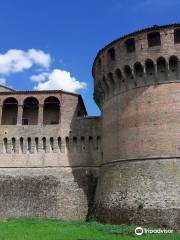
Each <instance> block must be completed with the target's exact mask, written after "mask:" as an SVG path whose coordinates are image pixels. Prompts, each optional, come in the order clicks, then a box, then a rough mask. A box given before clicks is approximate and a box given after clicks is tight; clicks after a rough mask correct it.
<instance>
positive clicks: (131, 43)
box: [125, 38, 136, 53]
mask: <svg viewBox="0 0 180 240" xmlns="http://www.w3.org/2000/svg"><path fill="white" fill-rule="evenodd" d="M125 45H126V51H127V53H131V52H135V50H136V46H135V40H134V38H130V39H128V40H126V41H125Z"/></svg>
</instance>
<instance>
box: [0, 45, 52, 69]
mask: <svg viewBox="0 0 180 240" xmlns="http://www.w3.org/2000/svg"><path fill="white" fill-rule="evenodd" d="M50 63H51V57H50V55H49V54H48V53H45V52H43V51H42V50H37V49H29V50H28V51H23V50H20V49H10V50H8V51H7V52H6V53H5V54H0V74H10V73H16V72H22V71H23V70H25V69H29V68H31V67H32V66H33V65H39V66H41V67H43V68H48V67H49V66H50Z"/></svg>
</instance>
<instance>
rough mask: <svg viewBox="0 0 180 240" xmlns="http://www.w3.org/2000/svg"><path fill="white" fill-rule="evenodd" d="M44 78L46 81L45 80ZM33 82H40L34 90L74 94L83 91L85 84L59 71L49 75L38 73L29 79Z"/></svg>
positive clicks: (56, 70)
mask: <svg viewBox="0 0 180 240" xmlns="http://www.w3.org/2000/svg"><path fill="white" fill-rule="evenodd" d="M45 78H46V80H45ZM31 80H33V81H40V82H39V83H38V84H37V86H35V87H34V89H36V90H55V89H59V90H61V89H63V90H66V91H70V92H76V91H77V90H79V89H85V88H86V87H87V84H86V83H85V82H80V81H78V80H76V78H74V77H72V76H71V74H70V72H67V71H62V70H60V69H54V70H53V71H52V72H51V73H46V72H44V73H40V74H38V75H34V76H32V77H31Z"/></svg>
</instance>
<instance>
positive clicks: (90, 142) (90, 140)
mask: <svg viewBox="0 0 180 240" xmlns="http://www.w3.org/2000/svg"><path fill="white" fill-rule="evenodd" d="M89 150H90V151H92V150H93V137H92V136H90V137H89Z"/></svg>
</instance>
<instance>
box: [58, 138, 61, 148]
mask: <svg viewBox="0 0 180 240" xmlns="http://www.w3.org/2000/svg"><path fill="white" fill-rule="evenodd" d="M58 148H59V151H61V137H58Z"/></svg>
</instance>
